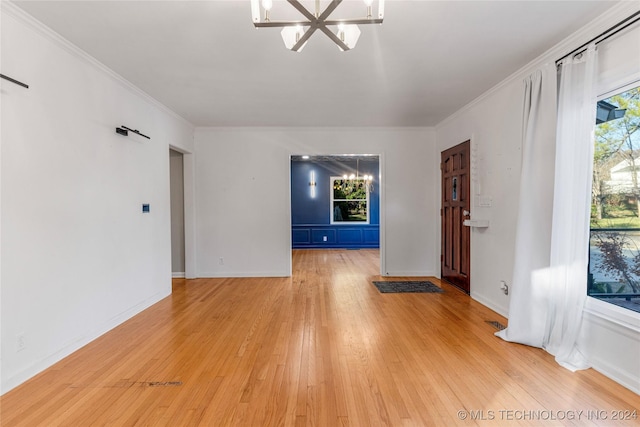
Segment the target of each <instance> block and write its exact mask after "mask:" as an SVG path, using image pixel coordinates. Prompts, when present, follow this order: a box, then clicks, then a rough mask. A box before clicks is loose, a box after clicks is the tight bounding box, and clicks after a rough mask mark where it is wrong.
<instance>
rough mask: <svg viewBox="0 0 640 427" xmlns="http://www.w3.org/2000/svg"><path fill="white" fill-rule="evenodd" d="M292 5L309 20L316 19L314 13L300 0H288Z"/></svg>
mask: <svg viewBox="0 0 640 427" xmlns="http://www.w3.org/2000/svg"><path fill="white" fill-rule="evenodd" d="M287 1H288V2H289V3H290V4H291V6H293V7H295V8H296V10H297V11H298V12H300V13H301V14H303V15H304V17H305V18H307V19H308V20H309V21H315V20H316V17H315V16H314V15H313V13H311V12H309V11H308V10H307V8H306V7H304V6H303V5H302V4H301V3H300V2H299V1H298V0H287Z"/></svg>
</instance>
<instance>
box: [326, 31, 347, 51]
mask: <svg viewBox="0 0 640 427" xmlns="http://www.w3.org/2000/svg"><path fill="white" fill-rule="evenodd" d="M319 29H320V30H321V31H322V32H323V33H325V34H326V35H327V37H329V38H330V39H331V40H333V41H334V43H335V44H337V45H338V46H340V49H342V50H344V51H347V50H350V49H351V48H350V47H349V46H347V45H346V44H345V42H343V41H342V40H340V38H339V37H338V36H336V35H335V34H333V33H332V32H331V30H330V29H328V28H327V27H325V26H324V25H323V26H322V27H320V28H319Z"/></svg>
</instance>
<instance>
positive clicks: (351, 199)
mask: <svg viewBox="0 0 640 427" xmlns="http://www.w3.org/2000/svg"><path fill="white" fill-rule="evenodd" d="M330 215H331V224H342V223H360V224H368V223H369V180H368V179H367V178H353V179H351V178H344V177H336V176H332V177H331V213H330Z"/></svg>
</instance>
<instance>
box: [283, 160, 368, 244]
mask: <svg viewBox="0 0 640 427" xmlns="http://www.w3.org/2000/svg"><path fill="white" fill-rule="evenodd" d="M356 166H357V167H358V171H357V172H358V174H359V175H360V176H362V175H372V176H373V188H374V191H373V192H371V193H370V194H369V205H370V206H369V224H366V225H360V224H354V223H344V224H331V213H332V210H331V207H330V205H331V177H332V176H342V175H344V174H347V175H350V174H352V173H353V174H355V173H356ZM379 167H380V163H379V161H378V160H377V159H376V160H367V161H360V162H359V165H356V161H355V160H354V161H345V162H343V161H315V160H308V161H292V162H291V225H292V233H291V235H292V247H293V248H294V249H300V248H348V249H359V248H379V247H380V192H379V188H378V177H379ZM312 173H313V175H314V176H315V182H316V185H315V187H312V186H310V185H309V182H310V181H311V176H312Z"/></svg>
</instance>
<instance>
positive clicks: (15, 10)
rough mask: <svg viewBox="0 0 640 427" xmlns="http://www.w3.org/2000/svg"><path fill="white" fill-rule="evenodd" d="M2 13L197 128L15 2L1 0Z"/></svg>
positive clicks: (164, 110) (174, 116)
mask: <svg viewBox="0 0 640 427" xmlns="http://www.w3.org/2000/svg"><path fill="white" fill-rule="evenodd" d="M0 12H2V13H6V14H7V15H10V16H12V17H13V18H15V19H17V20H18V21H19V22H21V23H23V24H25V25H26V26H27V27H29V28H31V29H32V30H34V31H36V32H37V33H38V34H40V35H41V36H43V37H45V38H46V39H48V40H50V41H51V42H53V43H54V44H55V45H57V46H59V47H61V48H62V49H64V50H65V51H66V52H68V53H70V54H71V55H73V56H75V57H76V58H78V59H80V60H82V61H84V62H86V63H88V64H90V65H91V66H93V67H94V68H95V69H96V70H98V71H99V72H101V73H103V74H105V75H107V76H109V77H110V78H111V79H112V80H113V81H115V82H116V83H118V84H119V85H121V86H122V87H124V88H125V89H127V90H129V91H130V92H131V93H133V94H134V95H137V96H139V97H140V98H142V99H143V100H144V101H146V102H148V103H149V104H151V105H152V106H154V107H156V108H158V109H160V110H161V111H163V112H165V113H167V114H169V115H170V116H172V117H173V118H175V119H177V120H179V121H181V122H183V123H184V124H186V125H188V126H190V127H192V128H195V126H194V125H193V123H191V122H189V121H188V120H187V119H185V118H184V117H182V116H181V115H179V114H178V113H176V112H175V111H173V110H172V109H170V108H169V107H167V106H166V105H164V104H163V103H161V102H160V101H158V100H157V99H155V98H154V97H152V96H151V95H149V94H148V93H146V92H145V91H143V90H142V89H140V88H139V87H137V86H136V85H134V84H133V83H131V82H130V81H129V80H127V79H125V78H124V77H122V76H121V75H120V74H118V73H116V72H115V71H113V70H112V69H111V68H109V67H107V66H106V65H105V64H103V63H102V62H100V61H98V60H97V59H96V58H94V57H93V56H91V55H90V54H89V53H87V52H85V51H84V50H82V49H80V48H79V47H78V46H76V45H74V44H73V43H71V42H70V41H69V40H67V39H65V38H64V37H62V36H61V35H60V34H58V33H56V32H55V31H53V30H52V29H51V28H49V27H47V26H46V25H45V24H44V23H42V22H40V21H38V20H37V19H36V18H34V17H33V16H31V15H29V14H28V13H27V12H25V11H24V10H23V9H22V8H20V7H19V6H17V5H16V4H15V3H13V1H11V0H0Z"/></svg>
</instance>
